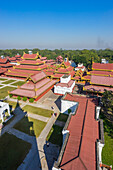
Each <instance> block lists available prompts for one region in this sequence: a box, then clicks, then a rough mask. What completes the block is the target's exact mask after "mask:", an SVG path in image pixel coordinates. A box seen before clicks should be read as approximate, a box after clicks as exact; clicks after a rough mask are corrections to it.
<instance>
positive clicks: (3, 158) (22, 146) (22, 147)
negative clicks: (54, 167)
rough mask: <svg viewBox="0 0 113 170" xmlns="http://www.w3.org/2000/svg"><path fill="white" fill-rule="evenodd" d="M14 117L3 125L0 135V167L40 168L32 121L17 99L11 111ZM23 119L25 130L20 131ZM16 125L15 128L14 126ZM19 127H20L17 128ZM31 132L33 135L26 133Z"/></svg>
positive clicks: (31, 169)
mask: <svg viewBox="0 0 113 170" xmlns="http://www.w3.org/2000/svg"><path fill="white" fill-rule="evenodd" d="M13 114H14V115H15V117H14V118H13V120H12V121H11V120H10V122H9V123H8V122H7V124H6V125H5V126H4V127H3V129H2V130H1V137H0V148H1V149H0V169H5V170H8V169H18V170H21V169H27V170H35V169H36V170H37V169H39V170H41V162H40V157H39V151H38V146H37V140H36V136H35V132H34V127H33V122H32V121H29V119H28V117H27V116H26V115H27V112H24V111H23V110H22V108H21V107H20V104H19V101H17V104H16V107H15V109H14V111H13ZM23 119H25V123H26V127H25V128H26V131H27V133H24V132H23V130H22V131H21V130H20V129H21V127H19V126H20V125H21V121H23ZM14 127H16V128H14ZM19 128H20V129H19ZM30 133H32V135H33V136H30V135H28V134H30Z"/></svg>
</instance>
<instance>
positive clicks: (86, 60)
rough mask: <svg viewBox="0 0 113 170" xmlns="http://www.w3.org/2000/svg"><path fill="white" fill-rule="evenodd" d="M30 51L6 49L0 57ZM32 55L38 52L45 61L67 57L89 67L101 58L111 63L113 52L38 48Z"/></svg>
mask: <svg viewBox="0 0 113 170" xmlns="http://www.w3.org/2000/svg"><path fill="white" fill-rule="evenodd" d="M29 50H31V49H6V50H0V56H1V55H4V56H5V57H6V56H10V57H13V56H15V55H16V54H17V53H19V54H20V55H23V52H26V53H28V51H29ZM32 52H33V53H37V52H39V54H40V55H41V56H42V57H47V59H56V57H57V56H59V55H61V56H62V57H63V58H66V57H68V58H69V60H73V61H74V62H75V63H76V64H78V63H83V64H84V65H85V66H86V67H88V66H89V67H91V65H92V62H93V61H94V62H101V59H102V58H105V59H106V60H108V61H109V63H113V50H111V49H104V50H102V49H100V50H95V49H92V50H87V49H83V50H63V49H55V50H48V49H44V50H40V49H38V48H35V49H32Z"/></svg>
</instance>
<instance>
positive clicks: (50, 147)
mask: <svg viewBox="0 0 113 170" xmlns="http://www.w3.org/2000/svg"><path fill="white" fill-rule="evenodd" d="M59 151H60V146H58V145H55V144H52V143H50V142H46V144H45V145H44V153H45V156H46V160H47V164H48V168H49V170H51V169H52V167H53V164H54V162H55V161H56V160H57V158H58V155H59Z"/></svg>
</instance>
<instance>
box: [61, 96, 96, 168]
mask: <svg viewBox="0 0 113 170" xmlns="http://www.w3.org/2000/svg"><path fill="white" fill-rule="evenodd" d="M64 100H69V101H75V102H78V104H79V105H78V109H77V112H76V114H75V115H73V116H72V117H71V120H70V123H69V125H68V129H67V130H69V134H70V135H69V139H68V142H67V145H66V148H65V151H64V155H63V158H62V162H61V165H60V168H61V169H63V170H69V169H71V170H75V169H79V170H85V169H96V150H95V143H96V140H97V139H99V125H98V122H97V121H96V120H95V119H94V117H95V103H94V101H93V100H94V99H93V100H90V99H87V98H85V97H80V96H77V95H71V94H66V96H64Z"/></svg>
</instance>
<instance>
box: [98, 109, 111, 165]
mask: <svg viewBox="0 0 113 170" xmlns="http://www.w3.org/2000/svg"><path fill="white" fill-rule="evenodd" d="M100 118H101V119H103V123H104V140H105V146H104V148H103V149H102V162H103V164H107V165H113V159H112V158H113V124H112V123H111V122H110V120H108V119H107V118H106V116H105V114H104V111H101V114H100Z"/></svg>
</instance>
